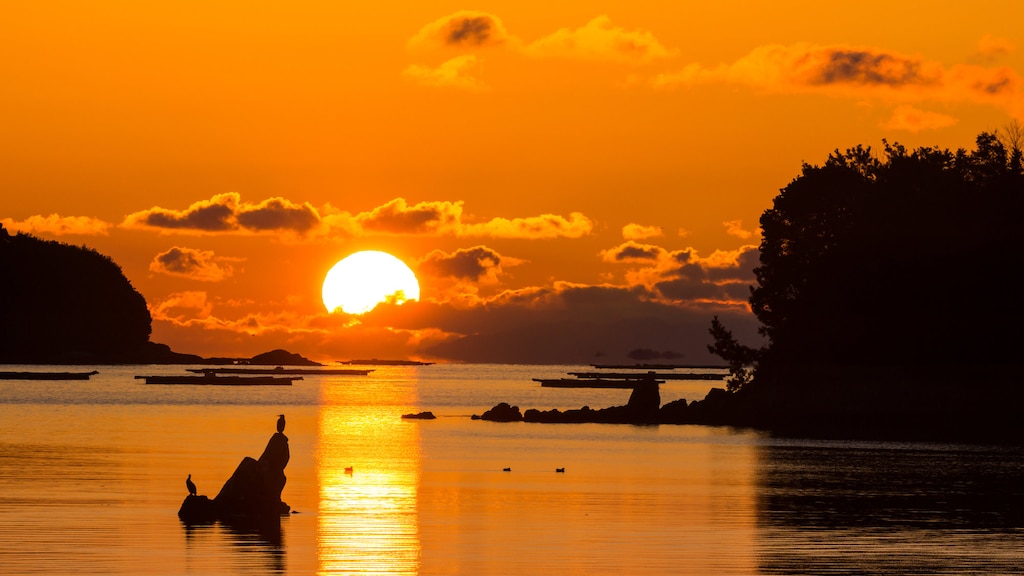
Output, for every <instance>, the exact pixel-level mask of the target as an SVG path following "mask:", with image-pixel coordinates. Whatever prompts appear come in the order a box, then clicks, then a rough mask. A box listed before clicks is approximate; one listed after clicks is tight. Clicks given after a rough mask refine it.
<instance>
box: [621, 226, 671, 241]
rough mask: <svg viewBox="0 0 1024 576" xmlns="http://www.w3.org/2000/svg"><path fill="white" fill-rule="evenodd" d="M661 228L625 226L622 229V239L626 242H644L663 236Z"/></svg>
mask: <svg viewBox="0 0 1024 576" xmlns="http://www.w3.org/2000/svg"><path fill="white" fill-rule="evenodd" d="M664 234H665V233H664V231H662V229H661V226H642V225H640V224H626V225H625V226H623V227H622V237H623V238H625V239H626V240H646V239H648V238H657V237H659V236H664Z"/></svg>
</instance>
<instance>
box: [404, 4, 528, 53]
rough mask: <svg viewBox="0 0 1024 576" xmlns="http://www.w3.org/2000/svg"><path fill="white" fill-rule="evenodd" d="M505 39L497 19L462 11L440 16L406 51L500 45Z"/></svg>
mask: <svg viewBox="0 0 1024 576" xmlns="http://www.w3.org/2000/svg"><path fill="white" fill-rule="evenodd" d="M508 40H509V35H508V32H506V31H505V26H504V24H502V22H501V19H500V18H498V17H497V16H495V15H494V14H488V13H487V12H478V11H472V10H462V11H459V12H456V13H454V14H449V15H447V16H442V17H441V18H438V19H437V20H434V21H433V22H431V23H429V24H427V25H426V26H424V27H423V28H421V29H420V31H419V32H418V33H417V34H416V35H415V36H413V37H412V38H411V39H410V40H409V42H408V45H409V48H410V49H413V50H420V49H429V48H438V47H441V48H457V49H464V48H471V49H477V48H482V47H488V46H501V45H503V44H505V43H506V42H507V41H508Z"/></svg>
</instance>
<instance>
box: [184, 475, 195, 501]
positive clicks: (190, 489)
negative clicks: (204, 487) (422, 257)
mask: <svg viewBox="0 0 1024 576" xmlns="http://www.w3.org/2000/svg"><path fill="white" fill-rule="evenodd" d="M185 487H186V488H188V495H189V496H195V495H196V483H195V482H193V481H192V475H191V474H189V475H188V478H185Z"/></svg>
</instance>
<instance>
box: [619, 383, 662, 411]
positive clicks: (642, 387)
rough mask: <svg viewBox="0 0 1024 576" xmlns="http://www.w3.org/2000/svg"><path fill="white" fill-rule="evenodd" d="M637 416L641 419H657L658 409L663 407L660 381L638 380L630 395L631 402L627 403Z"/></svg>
mask: <svg viewBox="0 0 1024 576" xmlns="http://www.w3.org/2000/svg"><path fill="white" fill-rule="evenodd" d="M626 406H627V407H628V408H629V410H630V412H632V413H633V414H634V415H635V417H636V418H637V419H639V420H653V419H657V415H658V409H659V408H660V407H661V393H660V391H659V390H658V383H657V382H655V381H654V380H645V381H642V382H638V383H637V384H636V386H634V387H633V392H632V394H630V395H629V402H628V403H626Z"/></svg>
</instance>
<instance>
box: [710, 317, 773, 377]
mask: <svg viewBox="0 0 1024 576" xmlns="http://www.w3.org/2000/svg"><path fill="white" fill-rule="evenodd" d="M709 332H710V333H711V338H712V341H713V342H714V344H710V345H708V352H711V353H712V354H715V355H716V356H718V357H719V358H721V359H723V360H725V361H726V362H727V363H728V364H729V378H728V379H727V380H726V389H727V390H728V391H730V392H736V391H738V390H739V389H741V388H743V386H745V385H746V384H747V383H749V382H750V380H751V379H752V378H753V376H754V368H755V365H756V363H757V357H758V355H759V353H760V351H759V350H758V349H756V348H751V347H750V346H745V345H743V344H740V343H739V342H738V341H737V340H736V338H734V337H733V335H732V332H731V331H730V330H728V329H726V327H725V326H723V325H722V323H721V322H720V321H719V320H718V316H715V317H714V319H713V320H711V329H710V330H709Z"/></svg>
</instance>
